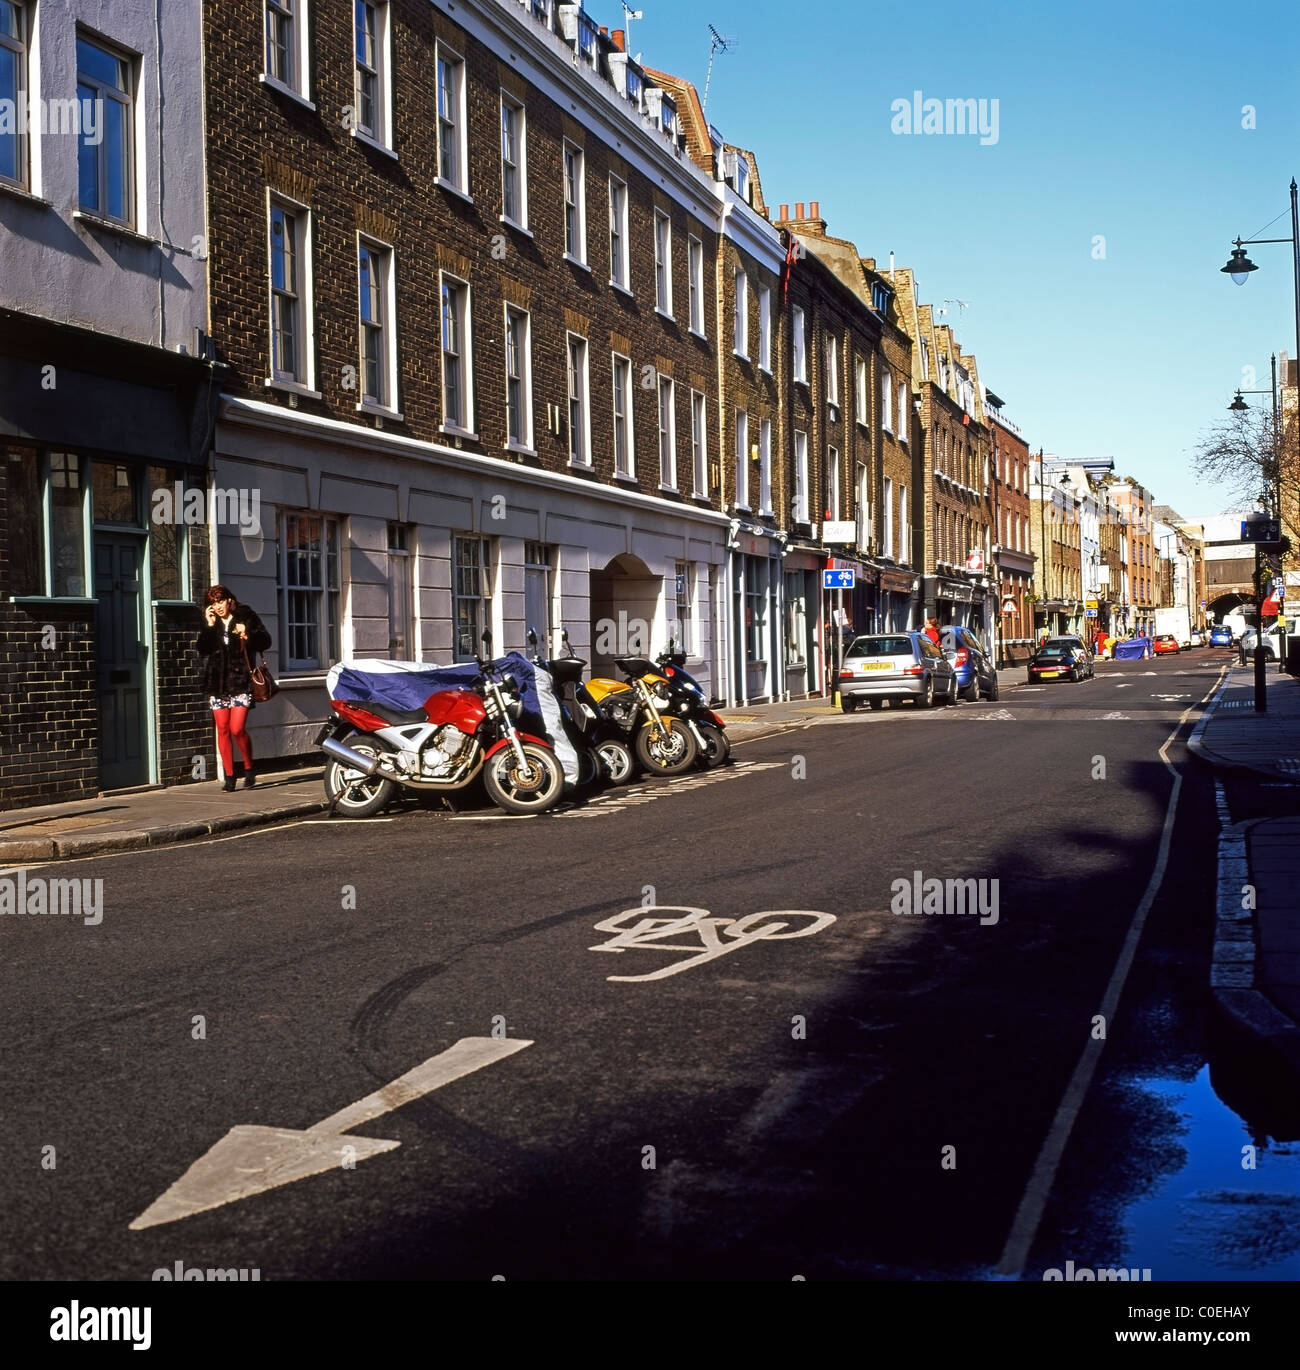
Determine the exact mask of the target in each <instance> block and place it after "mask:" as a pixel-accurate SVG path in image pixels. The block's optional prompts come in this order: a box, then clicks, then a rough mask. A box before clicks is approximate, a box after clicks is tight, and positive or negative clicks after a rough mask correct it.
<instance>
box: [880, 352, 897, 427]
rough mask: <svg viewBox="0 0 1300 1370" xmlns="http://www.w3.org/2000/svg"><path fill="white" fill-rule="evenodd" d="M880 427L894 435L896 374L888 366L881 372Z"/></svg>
mask: <svg viewBox="0 0 1300 1370" xmlns="http://www.w3.org/2000/svg"><path fill="white" fill-rule="evenodd" d="M880 427H881V429H882V430H883V431H884V432H886V433H888V434H890V436H891V437H892V436H893V432H894V375H893V372H892V371H890V370H889V369H888V368H886V369H885V370H884V371H882V372H881V374H880Z"/></svg>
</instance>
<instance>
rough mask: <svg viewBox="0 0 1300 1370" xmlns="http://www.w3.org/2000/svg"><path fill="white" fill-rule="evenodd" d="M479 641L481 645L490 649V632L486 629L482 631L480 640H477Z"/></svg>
mask: <svg viewBox="0 0 1300 1370" xmlns="http://www.w3.org/2000/svg"><path fill="white" fill-rule="evenodd" d="M479 641H480V642H482V643H483V645H484V646H485V647H488V648H491V646H492V632H491V630H490V629H488V628H484V629H483V636H482V637H481V638H479Z"/></svg>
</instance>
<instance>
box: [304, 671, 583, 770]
mask: <svg viewBox="0 0 1300 1370" xmlns="http://www.w3.org/2000/svg"><path fill="white" fill-rule="evenodd" d="M492 665H493V666H494V667H496V668H497V671H498V673H499V674H503V675H511V676H513V677H514V678H515V680H516V681H518V682H519V698H520V702H521V703H522V704H523V710H524V712H523V716H522V717H521V718H520V720H519V727H520V729H521V731H523V732H530V733H533V734H535V735H536V736H538V737H544V738H545V739H546V740H547V741H548V742H549V743H550V744H551V746H552V747H553V748H554V750H555V757H556V760H557V761H559V763H560V768H561V769H562V770H563V771H564V778H565V780H566V781H567V782H568V783H569V784H570V785H574V784H576V783H577V780H578V754H577V752H575V751H574V750H573V744H572V743H571V742H570V741H569V738H568V735H567V734H566V733H565V731H564V720H563V718H562V716H561V714H560V704H559V701H558V700H557V699H556V697H555V687H554V684H553V682H552V681H551V675H550V672H549V671H547V670H545V669H544V668H543V667H541V666H536V665H534V664H533V662H531V661H529V660H528V658H527V657H525V656H521V655H520V654H519V653H518V652H509V653H507V654H506V655H505V656H501V657H496V658H495V659H494V660H493V662H492ZM479 679H480V672H479V668H478V667H477V666H476V665H475V664H474V663H473V662H465V663H462V664H460V665H456V666H432V665H430V664H429V663H428V662H427V661H384V660H380V659H360V660H357V661H341V662H339V663H338V665H336V666H331V667H330V670H329V674H328V676H327V677H326V687H327V689H328V690H329V697H330V698H331V699H343V700H346V701H347V702H348V703H349V704H384V705H386V706H387V707H388V708H390V709H419V708H422V707H423V705H424V701H425V700H426V699H428V697H429V696H430V695H431V694H435V693H436V692H437V691H438V690H473V689H474V688H475V687H476V686H477V684H478V681H479Z"/></svg>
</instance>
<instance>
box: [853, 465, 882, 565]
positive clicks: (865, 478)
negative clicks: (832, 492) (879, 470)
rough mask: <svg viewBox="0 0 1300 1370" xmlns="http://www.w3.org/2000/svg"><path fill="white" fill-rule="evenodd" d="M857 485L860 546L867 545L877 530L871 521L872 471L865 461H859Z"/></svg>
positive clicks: (856, 514) (856, 516) (855, 514)
mask: <svg viewBox="0 0 1300 1370" xmlns="http://www.w3.org/2000/svg"><path fill="white" fill-rule="evenodd" d="M856 485H857V490H856V495H855V501H854V502H855V506H856V507H855V508H854V511H853V515H854V518H855V519H856V520H857V524H858V546H859V547H866V546H867V545H868V544H869V543H870V542H871V540H872V539H873V537H874V536H875V531H876V530H875V528H874V527H873V526H872V522H871V471H870V468H869V467H868V466H867V463H866V462H865V461H860V462H858V465H857V480H856Z"/></svg>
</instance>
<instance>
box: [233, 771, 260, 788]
mask: <svg viewBox="0 0 1300 1370" xmlns="http://www.w3.org/2000/svg"><path fill="white" fill-rule="evenodd" d="M256 784H257V774H256V772H255V771H254V770H253V768H252V767H251V766H245V767H244V788H245V789H246V790H251V789H252V788H253V786H254V785H256ZM231 788H232V789H233V788H234V787H233V786H231Z"/></svg>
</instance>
